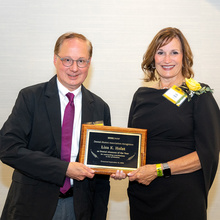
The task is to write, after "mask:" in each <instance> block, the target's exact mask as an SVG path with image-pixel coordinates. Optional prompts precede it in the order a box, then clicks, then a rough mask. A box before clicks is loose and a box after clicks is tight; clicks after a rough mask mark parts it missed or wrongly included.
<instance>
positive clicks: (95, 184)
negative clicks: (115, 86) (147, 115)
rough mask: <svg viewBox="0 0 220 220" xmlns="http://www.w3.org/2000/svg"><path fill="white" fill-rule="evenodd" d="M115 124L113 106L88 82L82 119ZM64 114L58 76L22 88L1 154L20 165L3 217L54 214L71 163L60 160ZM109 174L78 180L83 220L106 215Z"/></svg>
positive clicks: (0, 142)
mask: <svg viewBox="0 0 220 220" xmlns="http://www.w3.org/2000/svg"><path fill="white" fill-rule="evenodd" d="M100 120H102V121H103V122H104V124H105V125H110V124H111V122H110V110H109V107H108V105H107V104H106V103H105V102H104V101H103V100H102V99H101V98H99V97H98V96H96V95H95V94H93V93H91V92H90V91H88V90H87V89H86V88H85V87H83V86H82V123H86V122H95V121H100ZM60 150H61V113H60V100H59V95H58V89H57V83H56V76H54V77H53V78H52V79H51V80H50V81H49V82H46V83H42V84H38V85H35V86H31V87H28V88H25V89H23V90H21V91H20V93H19V95H18V98H17V100H16V103H15V106H14V108H13V110H12V113H11V115H10V116H9V118H8V120H7V121H6V122H5V124H4V125H3V128H2V129H1V135H0V159H1V160H2V162H3V163H6V164H8V165H9V166H11V167H13V168H14V169H15V171H14V173H13V177H12V184H11V187H10V189H9V193H8V196H7V199H6V203H5V206H4V209H3V212H2V217H1V220H12V219H13V220H15V219H21V220H26V219H28V220H35V219H36V220H50V219H52V217H53V215H54V212H55V209H56V206H57V202H58V195H59V188H60V187H61V186H62V185H63V183H64V179H65V173H66V170H67V166H68V162H66V161H62V160H60ZM109 188H110V187H109V177H107V176H99V175H95V177H94V178H93V179H88V178H86V179H85V180H84V181H74V190H73V191H74V207H75V213H76V217H77V220H89V219H93V220H98V219H100V220H104V219H106V212H107V204H108V197H109Z"/></svg>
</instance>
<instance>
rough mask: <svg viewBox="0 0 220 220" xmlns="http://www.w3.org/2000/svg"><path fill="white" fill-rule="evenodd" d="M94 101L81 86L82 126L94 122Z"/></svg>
mask: <svg viewBox="0 0 220 220" xmlns="http://www.w3.org/2000/svg"><path fill="white" fill-rule="evenodd" d="M93 112H94V100H93V98H92V96H91V95H90V93H89V92H88V91H87V89H86V88H85V87H84V86H83V85H82V124H83V123H86V122H93V121H94V118H93V116H94V114H93Z"/></svg>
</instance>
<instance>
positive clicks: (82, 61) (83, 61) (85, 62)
mask: <svg viewBox="0 0 220 220" xmlns="http://www.w3.org/2000/svg"><path fill="white" fill-rule="evenodd" d="M57 56H58V57H59V58H60V60H61V61H62V63H63V65H64V66H66V67H70V66H72V65H73V62H74V61H76V64H77V66H78V67H79V68H83V67H86V66H87V65H88V63H89V60H87V59H85V58H79V59H78V60H73V59H72V58H71V57H63V58H61V57H60V56H59V55H57Z"/></svg>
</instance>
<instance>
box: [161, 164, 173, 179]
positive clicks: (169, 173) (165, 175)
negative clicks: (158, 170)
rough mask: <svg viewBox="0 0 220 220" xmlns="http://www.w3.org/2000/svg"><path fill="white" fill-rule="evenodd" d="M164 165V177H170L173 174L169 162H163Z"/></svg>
mask: <svg viewBox="0 0 220 220" xmlns="http://www.w3.org/2000/svg"><path fill="white" fill-rule="evenodd" d="M162 165H163V177H165V178H168V177H170V176H171V171H170V167H169V165H168V163H162Z"/></svg>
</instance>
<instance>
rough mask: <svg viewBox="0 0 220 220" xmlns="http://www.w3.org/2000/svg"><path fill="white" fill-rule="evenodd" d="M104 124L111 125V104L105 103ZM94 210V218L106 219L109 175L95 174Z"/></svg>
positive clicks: (97, 219) (93, 219)
mask: <svg viewBox="0 0 220 220" xmlns="http://www.w3.org/2000/svg"><path fill="white" fill-rule="evenodd" d="M104 124H105V125H106V126H111V116H110V109H109V106H108V105H107V104H106V103H104ZM95 182H96V184H95V194H94V211H93V215H92V220H105V219H106V216H107V207H108V200H109V192H110V183H109V176H105V175H96V176H95Z"/></svg>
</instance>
